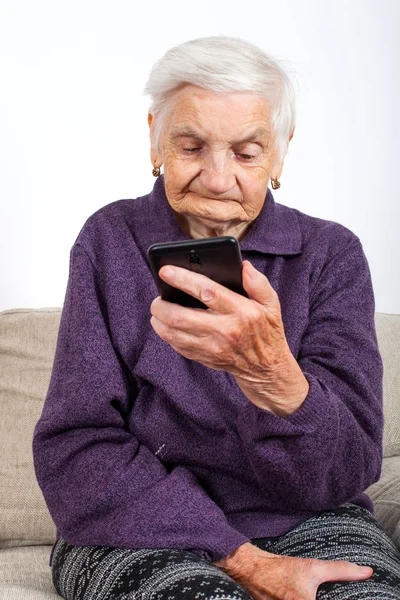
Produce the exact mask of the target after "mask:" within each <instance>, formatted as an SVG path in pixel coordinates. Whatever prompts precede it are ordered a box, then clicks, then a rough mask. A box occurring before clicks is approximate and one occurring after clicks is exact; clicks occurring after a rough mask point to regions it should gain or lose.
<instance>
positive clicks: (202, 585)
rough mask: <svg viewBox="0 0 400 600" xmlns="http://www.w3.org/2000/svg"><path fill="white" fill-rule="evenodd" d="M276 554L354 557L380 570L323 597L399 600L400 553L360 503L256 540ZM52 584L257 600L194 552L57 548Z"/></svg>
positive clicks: (85, 591)
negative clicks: (367, 577)
mask: <svg viewBox="0 0 400 600" xmlns="http://www.w3.org/2000/svg"><path fill="white" fill-rule="evenodd" d="M251 541H252V543H253V544H255V545H256V546H257V547H258V548H261V549H262V550H266V551H268V552H271V553H273V554H279V555H286V556H298V557H302V558H318V559H321V560H348V561H350V562H354V563H357V564H359V565H367V566H370V567H372V568H373V570H374V573H373V575H372V576H371V577H370V578H369V579H366V580H363V581H336V582H333V581H331V582H325V583H322V584H321V585H320V586H319V588H318V591H317V596H316V598H317V600H400V551H399V549H398V548H397V547H396V546H395V544H394V543H393V542H392V541H391V540H390V538H389V537H388V536H387V535H386V533H385V532H384V530H383V529H382V527H381V526H380V525H379V523H378V522H377V521H376V519H375V518H374V517H373V515H372V514H371V513H370V512H369V511H367V510H365V509H363V508H360V507H359V506H356V505H354V504H350V503H348V504H344V505H343V506H341V507H339V508H337V509H334V510H329V511H325V512H322V513H319V514H318V515H317V516H315V517H312V518H310V519H308V520H306V521H304V522H303V523H301V524H300V525H298V526H297V527H295V528H294V529H292V530H291V531H289V532H287V533H286V534H284V535H282V536H280V537H274V538H256V539H253V540H251ZM52 577H53V584H54V587H55V589H56V591H57V592H58V594H60V595H61V596H62V597H63V598H65V599H66V600H251V596H250V595H249V594H248V592H246V590H244V589H243V588H242V587H241V586H240V585H239V584H237V583H236V582H235V581H234V580H233V579H232V578H230V577H229V576H228V575H227V574H226V573H224V572H223V571H222V570H221V569H219V568H218V567H216V566H215V565H213V564H212V563H210V562H208V561H207V560H204V559H202V558H200V557H198V556H197V555H195V554H193V553H192V552H190V551H187V550H176V549H168V548H167V549H139V550H131V549H121V548H108V547H103V546H72V545H70V544H67V543H66V541H65V540H64V539H63V538H61V539H60V540H59V541H58V542H57V544H56V545H55V548H54V552H53V567H52Z"/></svg>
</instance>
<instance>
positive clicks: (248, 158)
mask: <svg viewBox="0 0 400 600" xmlns="http://www.w3.org/2000/svg"><path fill="white" fill-rule="evenodd" d="M238 156H240V158H243V160H252V159H253V158H256V157H255V156H251V155H250V154H239V155H238Z"/></svg>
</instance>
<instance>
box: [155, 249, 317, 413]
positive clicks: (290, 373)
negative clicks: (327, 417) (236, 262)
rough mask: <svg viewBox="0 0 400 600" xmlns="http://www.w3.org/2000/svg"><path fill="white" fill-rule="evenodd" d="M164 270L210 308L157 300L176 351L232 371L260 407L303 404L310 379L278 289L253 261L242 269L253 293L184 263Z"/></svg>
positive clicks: (158, 320) (165, 334) (158, 321)
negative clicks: (290, 339) (289, 333)
mask: <svg viewBox="0 0 400 600" xmlns="http://www.w3.org/2000/svg"><path fill="white" fill-rule="evenodd" d="M159 275H160V277H161V279H163V280H164V281H166V282H167V283H169V284H170V285H172V286H174V287H176V288H179V289H181V290H183V291H185V292H187V293H188V294H190V295H191V296H194V297H195V298H198V299H199V300H201V302H203V303H204V304H205V305H206V306H208V308H209V310H203V309H193V308H187V307H183V306H180V305H179V304H173V303H171V302H166V301H164V300H162V299H161V297H160V296H158V297H157V298H156V299H155V300H153V302H152V304H151V314H152V317H151V320H150V322H151V325H152V327H153V329H154V330H155V332H156V333H157V334H158V335H159V336H160V337H161V338H162V339H163V340H165V341H166V342H168V343H169V344H170V345H171V346H172V348H174V350H176V352H179V354H181V355H182V356H185V357H186V358H189V359H191V360H196V361H197V362H199V363H202V364H203V365H205V366H206V367H211V368H212V369H217V370H222V371H227V372H229V373H232V375H233V376H234V377H235V379H236V382H237V384H238V385H239V387H240V388H241V390H242V391H243V393H244V394H245V395H246V396H247V398H248V399H249V400H250V401H251V402H253V404H255V405H256V406H258V407H259V408H262V409H265V410H269V411H271V412H273V413H275V414H277V415H279V416H283V417H285V416H288V415H289V414H291V413H292V412H294V411H295V410H297V409H298V408H299V407H300V406H301V405H302V404H303V402H304V400H305V398H306V396H307V394H308V389H309V384H308V381H307V379H306V378H305V377H304V375H303V373H302V371H301V369H300V366H299V364H298V363H297V361H296V359H295V358H294V356H293V355H292V353H291V351H290V348H289V346H288V343H287V340H286V336H285V331H284V327H283V322H282V316H281V308H280V302H279V298H278V294H277V293H276V292H275V290H274V289H273V288H272V286H271V284H270V283H269V281H268V279H267V278H266V277H265V276H264V275H263V274H262V273H260V272H259V271H257V270H256V269H255V268H254V267H253V266H252V264H251V263H250V262H249V261H247V260H245V261H243V270H242V280H243V287H244V289H245V290H246V292H247V294H248V295H249V298H245V297H244V296H241V295H240V294H236V293H235V292H232V291H231V290H229V289H227V288H226V287H224V286H222V285H220V284H218V283H216V282H215V281H212V280H211V279H209V278H208V277H205V276H204V275H200V274H199V273H194V272H192V271H189V270H187V269H183V268H180V267H172V266H169V265H168V266H164V267H162V268H161V269H160V271H159Z"/></svg>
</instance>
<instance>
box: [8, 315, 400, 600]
mask: <svg viewBox="0 0 400 600" xmlns="http://www.w3.org/2000/svg"><path fill="white" fill-rule="evenodd" d="M60 316H61V309H60V308H42V309H22V308H20V309H14V310H6V311H3V312H0V374H1V377H0V600H45V599H47V600H50V599H54V600H55V599H56V598H60V596H58V595H57V594H56V593H55V592H54V590H53V586H52V581H51V569H50V567H49V557H50V551H51V547H52V543H53V542H54V540H55V534H56V530H55V526H54V523H53V521H52V519H51V517H50V515H49V513H48V511H47V507H46V504H45V502H44V499H43V496H42V493H41V490H40V488H39V486H38V484H37V482H36V478H35V473H34V469H33V461H32V447H31V444H32V434H33V429H34V426H35V424H36V422H37V420H38V419H39V416H40V413H41V410H42V404H43V400H44V398H45V395H46V392H47V388H48V384H49V381H50V374H51V367H52V361H53V358H54V353H55V345H56V339H57V331H58V326H59V322H60ZM376 326H377V334H378V340H379V346H380V350H381V353H382V357H383V361H384V366H385V375H384V411H385V430H384V460H383V469H382V476H381V479H380V481H379V482H377V483H376V484H374V485H373V486H371V487H370V488H369V489H368V490H367V492H368V493H369V494H370V496H371V498H372V499H373V501H374V504H375V516H376V518H377V519H378V520H379V521H380V523H381V524H382V526H383V527H384V528H385V530H386V532H387V533H388V535H389V536H391V537H392V539H393V540H394V541H395V543H396V544H397V545H399V547H400V315H388V314H381V313H377V314H376Z"/></svg>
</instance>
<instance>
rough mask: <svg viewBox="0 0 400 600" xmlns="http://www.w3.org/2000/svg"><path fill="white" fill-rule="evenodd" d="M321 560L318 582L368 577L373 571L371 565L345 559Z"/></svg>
mask: <svg viewBox="0 0 400 600" xmlns="http://www.w3.org/2000/svg"><path fill="white" fill-rule="evenodd" d="M321 562H322V565H320V569H321V571H320V576H321V580H320V582H322V581H354V580H361V579H368V578H369V577H371V575H372V573H373V569H372V568H371V567H368V566H361V565H357V564H355V563H351V562H348V561H346V560H330V561H321Z"/></svg>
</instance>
